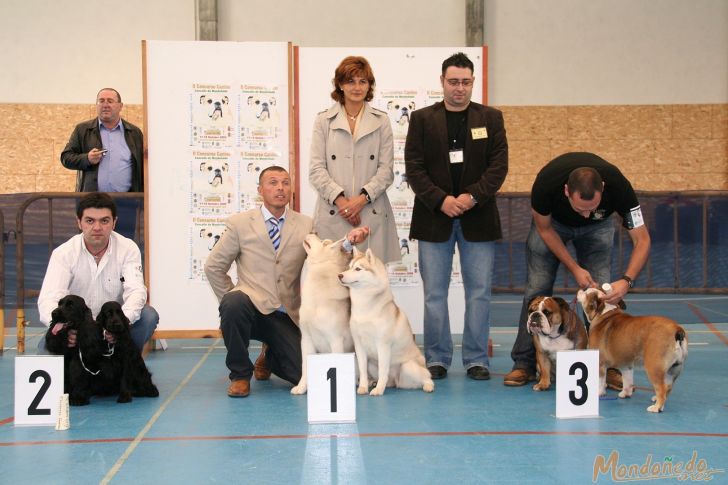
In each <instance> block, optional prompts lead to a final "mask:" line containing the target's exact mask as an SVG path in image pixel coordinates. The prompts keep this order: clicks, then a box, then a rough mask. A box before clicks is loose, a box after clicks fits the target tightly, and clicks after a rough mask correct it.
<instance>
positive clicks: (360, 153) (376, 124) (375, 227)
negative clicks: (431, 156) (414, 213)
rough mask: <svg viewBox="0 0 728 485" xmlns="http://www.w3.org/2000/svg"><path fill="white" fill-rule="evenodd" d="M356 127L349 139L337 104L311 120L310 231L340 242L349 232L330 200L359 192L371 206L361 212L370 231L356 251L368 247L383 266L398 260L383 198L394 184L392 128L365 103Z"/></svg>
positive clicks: (393, 229) (394, 234) (393, 227)
mask: <svg viewBox="0 0 728 485" xmlns="http://www.w3.org/2000/svg"><path fill="white" fill-rule="evenodd" d="M358 123H359V126H358V127H357V130H356V138H355V139H353V138H352V134H351V131H350V130H349V124H348V122H347V121H346V115H345V114H344V111H343V106H342V105H341V104H340V103H334V105H333V106H331V108H329V109H328V110H326V111H324V112H322V113H319V114H318V115H317V116H316V121H315V122H314V128H313V140H312V141H311V160H310V166H309V173H308V175H309V182H311V185H312V186H313V187H314V189H316V191H317V192H318V195H319V197H318V201H317V202H316V211H315V212H314V229H315V230H316V232H317V233H318V235H319V237H321V238H322V239H331V240H337V239H340V238H342V237H344V236H345V235H346V234H347V233H348V232H349V231H350V230H351V229H352V227H351V225H350V224H349V223H348V222H347V221H346V220H344V219H343V218H342V217H340V216H339V215H338V209H337V207H336V206H335V205H334V199H336V197H337V196H338V195H339V194H340V193H342V192H344V195H345V196H346V197H352V196H356V195H358V194H359V193H360V192H361V189H362V188H363V189H365V190H366V191H367V193H368V194H369V197H371V199H372V202H371V204H367V205H366V206H364V208H363V209H362V211H361V225H362V226H369V228H370V231H371V232H370V235H369V239H368V240H367V241H365V242H364V243H362V244H360V245H359V249H366V248H367V247H370V248H371V249H372V251H373V252H374V254H375V255H377V256H378V257H379V258H381V259H382V260H383V261H385V262H392V261H399V260H400V259H401V255H400V250H399V239H398V237H397V227H396V225H395V223H394V213H393V212H392V205H391V204H390V203H389V198H388V197H387V188H388V187H389V186H390V185H391V184H392V181H393V180H394V173H393V164H394V161H393V157H394V151H393V145H392V126H391V125H390V121H389V117H388V116H387V114H386V113H385V112H383V111H380V110H378V109H375V108H372V107H371V106H369V104H368V103H365V104H364V108H363V112H362V113H361V117H360V119H359V121H358Z"/></svg>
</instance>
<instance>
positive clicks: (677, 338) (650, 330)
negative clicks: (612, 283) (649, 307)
mask: <svg viewBox="0 0 728 485" xmlns="http://www.w3.org/2000/svg"><path fill="white" fill-rule="evenodd" d="M600 295H602V296H603V295H604V292H603V291H601V290H599V289H596V288H589V289H587V290H586V291H584V290H579V292H578V293H577V300H579V303H580V304H581V306H582V308H583V309H584V314H585V315H586V318H587V320H589V322H590V323H591V328H590V329H589V348H590V349H598V350H599V394H600V395H602V396H603V395H604V394H606V381H605V379H606V377H605V375H606V370H607V367H614V368H617V369H620V370H621V371H622V382H623V387H622V392H620V393H619V397H621V398H625V397H631V396H632V392H633V391H634V371H633V368H634V366H635V365H639V364H640V363H641V364H642V366H643V367H644V368H645V372H646V373H647V378H648V379H649V381H650V383H651V384H652V387H653V388H654V389H655V395H654V396H653V397H652V402H654V404H653V405H651V406H650V407H648V408H647V410H648V411H649V412H651V413H659V412H661V411H662V410H663V408H664V407H665V401H666V400H667V396H668V394H670V391H671V390H672V386H673V384H674V382H675V380H676V379H677V377H678V376H679V375H680V372H681V371H682V368H683V365H684V364H685V359H686V358H687V356H688V338H687V335H686V333H685V330H684V329H683V328H682V327H681V326H680V325H678V324H677V322H675V321H674V320H670V319H669V318H666V317H661V316H640V317H634V316H632V315H630V314H628V313H625V312H624V311H623V308H622V307H615V306H614V305H610V304H609V303H606V302H605V301H604V300H602V299H600V298H599V296H600ZM620 303H621V302H620Z"/></svg>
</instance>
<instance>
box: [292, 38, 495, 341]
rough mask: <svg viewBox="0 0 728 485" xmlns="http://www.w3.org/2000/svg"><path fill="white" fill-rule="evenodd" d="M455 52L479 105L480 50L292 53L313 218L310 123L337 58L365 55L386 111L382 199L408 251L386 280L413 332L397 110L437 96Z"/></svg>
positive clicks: (458, 300) (454, 324)
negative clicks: (388, 153)
mask: <svg viewBox="0 0 728 485" xmlns="http://www.w3.org/2000/svg"><path fill="white" fill-rule="evenodd" d="M455 52H464V53H465V54H467V55H468V57H469V58H470V60H471V61H473V64H474V66H475V78H476V80H475V87H474V89H473V97H472V100H473V101H476V102H481V101H482V92H483V85H482V83H483V82H484V81H485V79H484V78H485V76H484V75H483V72H484V70H483V48H482V47H416V48H406V47H392V48H378V47H361V48H351V47H346V48H343V47H335V48H334V47H332V48H323V47H301V48H299V53H298V62H299V69H298V71H299V72H298V74H299V82H298V89H299V93H300V95H299V98H300V102H299V109H298V117H299V134H300V135H299V153H300V160H299V170H298V173H299V174H300V194H299V200H300V210H301V212H302V213H304V214H308V215H313V213H314V208H315V205H316V193H315V191H314V189H313V187H312V186H311V185H310V184H309V182H308V170H309V158H310V151H311V136H312V134H313V122H314V119H315V117H316V114H317V113H319V112H320V111H323V110H325V109H327V108H328V107H329V106H331V104H332V103H333V100H332V99H331V96H330V93H331V91H332V89H333V85H332V83H331V80H332V79H333V77H334V70H335V69H336V66H338V64H339V63H340V62H341V60H342V59H344V58H345V57H347V56H352V55H354V56H363V57H365V58H366V59H367V60H368V61H369V64H370V65H371V66H372V70H373V72H374V77H375V79H376V86H375V91H374V99H372V101H371V102H370V103H371V104H372V105H373V106H374V107H377V108H380V109H383V110H385V111H388V112H389V113H390V119H391V120H392V131H393V134H394V145H395V148H394V151H395V154H394V159H395V166H394V172H395V180H394V183H393V184H392V186H391V187H390V189H389V191H388V195H389V199H390V201H391V203H392V208H393V210H394V213H395V220H396V222H397V228H398V233H399V238H400V241H401V240H402V239H404V240H405V242H406V243H407V244H408V246H409V247H408V249H404V248H403V253H405V252H406V251H407V250H408V253H407V254H406V255H405V256H404V257H403V264H402V265H395V266H394V267H390V281H391V283H392V284H393V286H394V287H393V288H392V290H393V292H394V296H395V299H396V300H397V303H398V304H399V305H400V306H401V307H403V309H404V311H405V313H406V314H407V315H408V317H409V319H410V322H411V324H412V329H413V331H414V332H415V333H422V332H423V323H422V320H423V296H422V288H421V282H420V279H419V273H417V272H416V267H417V264H416V262H417V247H416V246H417V245H416V241H414V242H413V241H407V239H408V238H407V235H408V234H409V220H410V217H411V211H412V201H413V200H414V199H413V198H414V195H413V194H412V192H411V191H410V190H409V189H408V188H406V187H404V186H403V185H402V184H401V183H400V182H401V180H400V177H401V175H402V174H403V172H404V159H403V151H404V138H405V137H406V134H407V132H406V128H407V126H406V124H405V123H403V122H401V113H402V111H401V110H402V108H403V107H409V105H410V102H413V103H414V108H415V109H418V108H421V107H424V106H427V105H429V104H432V103H433V102H435V101H439V100H440V99H441V98H442V86H441V85H440V74H441V71H442V61H444V60H445V59H447V58H448V57H450V56H451V55H452V54H454V53H455ZM390 101H392V102H391V103H390ZM397 105H399V107H397ZM388 108H389V109H388ZM398 138H399V143H398ZM402 244H404V243H402ZM458 268H459V260H458V255H456V257H455V258H454V259H453V269H454V272H453V282H454V283H455V284H454V285H452V286H451V288H450V305H449V306H450V322H451V323H450V324H451V330H452V332H453V333H462V331H463V314H464V306H465V303H464V296H463V289H462V286H461V285H458V284H457V282H458V281H459V271H458Z"/></svg>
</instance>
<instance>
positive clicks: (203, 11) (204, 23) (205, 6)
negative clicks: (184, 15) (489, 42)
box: [195, 0, 217, 40]
mask: <svg viewBox="0 0 728 485" xmlns="http://www.w3.org/2000/svg"><path fill="white" fill-rule="evenodd" d="M195 40H217V0H195Z"/></svg>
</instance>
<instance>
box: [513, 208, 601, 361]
mask: <svg viewBox="0 0 728 485" xmlns="http://www.w3.org/2000/svg"><path fill="white" fill-rule="evenodd" d="M551 225H552V226H553V228H554V229H555V230H556V233H557V234H558V235H559V237H561V240H562V241H563V242H564V244H568V243H569V242H571V243H572V244H573V245H574V249H575V250H576V260H577V262H578V263H579V265H580V266H581V267H583V268H584V269H586V270H587V271H589V273H590V274H591V276H592V279H594V280H595V281H597V282H598V283H599V284H600V285H601V284H602V283H608V282H610V267H611V262H612V246H613V245H614V222H613V221H612V220H611V219H607V220H605V221H604V222H600V223H598V224H592V225H589V226H583V227H571V226H566V225H564V224H561V223H559V222H558V221H555V220H553V219H552V220H551ZM526 262H527V273H526V274H527V276H526V291H525V294H524V296H523V305H522V306H521V315H520V317H519V319H518V334H517V335H516V341H515V342H514V343H513V349H512V350H511V358H512V359H513V369H525V370H526V371H531V372H533V373H535V372H536V348H535V347H534V346H533V337H532V336H531V334H529V333H528V329H527V328H526V323H527V321H528V304H529V303H530V302H531V300H532V299H533V298H534V297H536V296H552V295H553V291H554V281H555V280H556V272H557V271H558V269H559V265H560V264H561V262H560V261H559V260H558V259H557V258H556V256H554V254H553V253H552V252H551V250H550V249H549V248H548V247H547V246H546V243H545V242H543V239H541V236H539V234H538V231H537V230H536V226H534V224H533V222H532V223H531V230H530V231H529V233H528V241H527V243H526Z"/></svg>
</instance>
